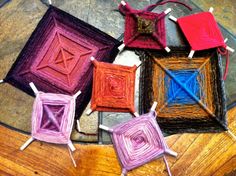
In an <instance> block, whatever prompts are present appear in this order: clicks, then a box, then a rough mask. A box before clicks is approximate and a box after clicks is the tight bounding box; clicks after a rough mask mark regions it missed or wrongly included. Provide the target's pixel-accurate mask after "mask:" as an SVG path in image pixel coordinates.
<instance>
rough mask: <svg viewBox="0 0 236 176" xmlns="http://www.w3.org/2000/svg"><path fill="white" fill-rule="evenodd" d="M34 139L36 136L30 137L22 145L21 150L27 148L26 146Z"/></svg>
mask: <svg viewBox="0 0 236 176" xmlns="http://www.w3.org/2000/svg"><path fill="white" fill-rule="evenodd" d="M33 141H34V138H32V137H31V138H29V139H28V140H27V141H26V142H25V143H24V144H23V145H22V146H21V147H20V150H25V148H26V147H28V145H30V143H31V142H33Z"/></svg>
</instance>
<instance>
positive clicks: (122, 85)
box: [91, 60, 137, 113]
mask: <svg viewBox="0 0 236 176" xmlns="http://www.w3.org/2000/svg"><path fill="white" fill-rule="evenodd" d="M93 64H94V66H95V68H94V72H93V92H92V100H91V110H92V111H94V110H97V111H110V112H130V113H134V112H135V108H134V87H135V72H136V69H137V66H136V65H135V66H133V67H128V66H121V65H115V64H108V63H104V62H98V61H96V60H94V61H93Z"/></svg>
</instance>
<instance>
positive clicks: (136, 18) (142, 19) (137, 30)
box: [119, 2, 166, 50]
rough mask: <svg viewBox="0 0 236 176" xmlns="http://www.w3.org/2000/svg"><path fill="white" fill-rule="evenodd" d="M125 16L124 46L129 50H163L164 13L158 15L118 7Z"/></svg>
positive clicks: (164, 40)
mask: <svg viewBox="0 0 236 176" xmlns="http://www.w3.org/2000/svg"><path fill="white" fill-rule="evenodd" d="M119 9H120V11H121V12H122V13H123V14H125V32H124V44H125V45H126V46H127V47H131V48H146V49H159V50H160V49H164V48H166V31H165V16H166V14H165V13H164V12H162V13H160V14H158V13H153V12H148V11H144V10H135V9H132V7H130V5H129V4H128V3H127V2H126V5H125V6H123V5H122V4H121V5H120V6H119Z"/></svg>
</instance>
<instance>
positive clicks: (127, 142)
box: [99, 102, 177, 175]
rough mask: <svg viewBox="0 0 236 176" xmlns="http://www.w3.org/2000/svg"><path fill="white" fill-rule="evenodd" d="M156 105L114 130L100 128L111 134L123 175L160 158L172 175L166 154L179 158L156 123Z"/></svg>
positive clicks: (113, 128)
mask: <svg viewBox="0 0 236 176" xmlns="http://www.w3.org/2000/svg"><path fill="white" fill-rule="evenodd" d="M156 105H157V103H156V102H155V103H154V104H153V106H152V108H151V110H150V112H149V113H147V114H143V115H141V116H139V117H137V118H134V119H131V120H129V121H127V122H124V123H121V124H118V125H116V126H114V127H112V128H108V127H106V126H104V125H100V126H99V127H100V128H101V129H103V130H106V131H109V132H110V133H111V137H112V141H113V145H114V147H115V149H116V153H117V155H118V157H119V160H120V164H121V166H122V175H126V173H127V171H130V170H132V169H135V168H137V167H139V166H141V165H144V164H146V163H148V162H150V161H152V160H154V159H156V158H159V157H164V162H165V164H166V167H167V171H168V174H169V175H171V172H170V169H169V166H168V163H167V160H166V158H165V154H168V155H171V156H177V153H175V152H174V151H172V150H170V149H169V147H168V146H167V144H166V142H165V139H164V137H163V134H162V132H161V130H160V127H159V126H158V124H157V122H156V112H155V108H156Z"/></svg>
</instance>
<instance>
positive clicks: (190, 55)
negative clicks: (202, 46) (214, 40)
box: [188, 50, 195, 59]
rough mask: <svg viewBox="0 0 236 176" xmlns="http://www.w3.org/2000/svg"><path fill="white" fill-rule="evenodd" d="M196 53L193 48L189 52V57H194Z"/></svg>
mask: <svg viewBox="0 0 236 176" xmlns="http://www.w3.org/2000/svg"><path fill="white" fill-rule="evenodd" d="M194 53H195V51H194V50H191V51H190V53H189V55H188V58H189V59H192V58H193V55H194Z"/></svg>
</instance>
